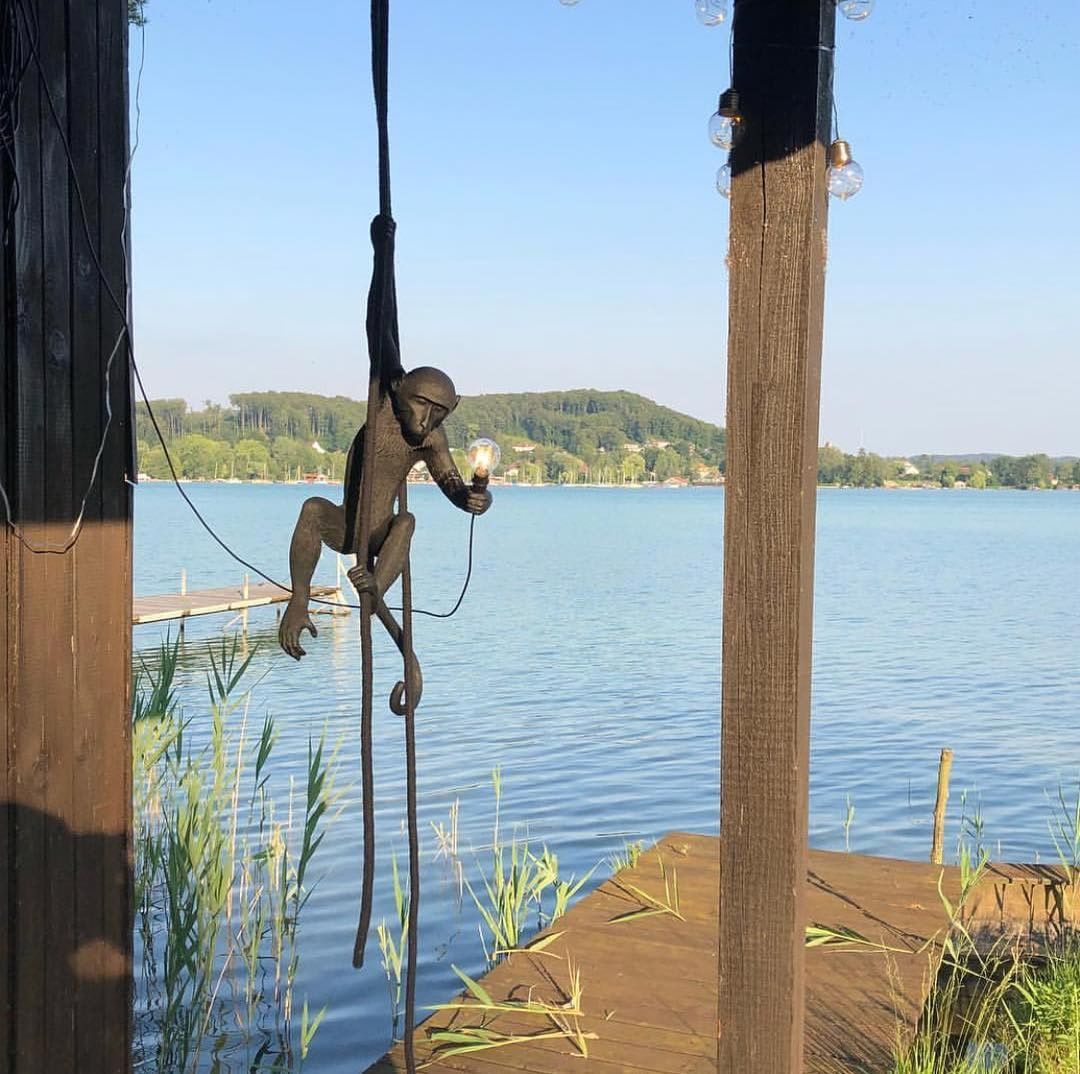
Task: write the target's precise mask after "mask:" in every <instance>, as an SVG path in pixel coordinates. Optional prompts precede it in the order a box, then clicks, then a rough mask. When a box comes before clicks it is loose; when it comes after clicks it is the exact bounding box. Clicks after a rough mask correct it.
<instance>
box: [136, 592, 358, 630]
mask: <svg viewBox="0 0 1080 1074" xmlns="http://www.w3.org/2000/svg"><path fill="white" fill-rule="evenodd" d="M340 593H341V591H340V590H339V589H338V588H337V587H336V586H332V585H313V586H312V587H311V595H312V596H313V597H318V598H319V599H320V600H328V601H339V600H341V597H340ZM288 599H289V592H288V590H285V589H279V588H278V587H277V586H275V585H271V584H270V583H269V582H259V583H258V584H256V585H251V584H249V583H247V582H241V583H240V585H236V586H223V587H221V588H219V589H200V590H197V591H195V592H191V593H185V592H180V593H163V594H161V595H159V596H153V597H135V598H134V600H133V602H132V609H131V621H132V623H134V624H135V626H141V625H142V624H143V623H163V622H166V621H167V620H170V619H180V620H184V619H191V618H192V617H194V616H196V615H215V614H217V613H220V612H235V613H237V614H240V615H243V614H246V613H247V612H248V611H249V610H250V609H251V608H261V607H263V606H264V605H268V604H284V603H285V602H286V601H287V600H288ZM312 610H313V611H314V610H315V609H312ZM326 610H327V611H335V612H337V611H341V612H344V611H347V609H345V608H340V609H329V608H328V609H326Z"/></svg>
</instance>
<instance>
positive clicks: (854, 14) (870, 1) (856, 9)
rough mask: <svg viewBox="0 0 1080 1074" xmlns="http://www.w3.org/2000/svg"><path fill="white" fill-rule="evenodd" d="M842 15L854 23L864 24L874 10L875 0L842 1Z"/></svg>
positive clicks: (840, 5)
mask: <svg viewBox="0 0 1080 1074" xmlns="http://www.w3.org/2000/svg"><path fill="white" fill-rule="evenodd" d="M839 7H840V14H841V15H843V16H844V18H845V19H851V21H852V22H862V20H863V19H866V18H869V17H870V12H871V11H873V10H874V0H840V4H839Z"/></svg>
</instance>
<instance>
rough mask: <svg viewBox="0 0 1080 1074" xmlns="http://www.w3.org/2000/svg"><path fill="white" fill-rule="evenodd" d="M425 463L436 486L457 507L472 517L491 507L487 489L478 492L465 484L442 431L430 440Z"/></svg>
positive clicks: (426, 448)
mask: <svg viewBox="0 0 1080 1074" xmlns="http://www.w3.org/2000/svg"><path fill="white" fill-rule="evenodd" d="M424 462H425V463H427V468H428V473H429V474H431V476H432V479H433V480H434V481H435V484H436V485H438V486H439V488H440V489H442V493H443V495H444V496H445V497H446V498H447V499H448V500H449V501H450V502H451V503H452V504H453V505H454V506H455V507H460V508H461V510H462V511H467V512H468V513H469V514H470V515H482V514H483V513H484V512H485V511H486V510H487V509H488V508H489V507H490V506H491V493H490V492H488V491H487V489H484V490H483V491H478V490H477V489H474V488H473V487H472V485H466V484H465V481H464V479H463V478H462V476H461V474H460V472H459V471H458V468H457V466H456V465H455V464H454V458H453V456H452V455H451V454H450V444H449V441H447V439H446V433H445V432H444V431H443V430H442V429H436V430H435V432H433V433H432V434H431V436H430V437H429V438H428V442H427V445H426V447H425V449H424Z"/></svg>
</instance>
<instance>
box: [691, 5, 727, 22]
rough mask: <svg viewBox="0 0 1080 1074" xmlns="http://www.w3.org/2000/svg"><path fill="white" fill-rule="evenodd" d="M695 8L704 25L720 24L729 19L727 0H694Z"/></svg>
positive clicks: (699, 19) (699, 20)
mask: <svg viewBox="0 0 1080 1074" xmlns="http://www.w3.org/2000/svg"><path fill="white" fill-rule="evenodd" d="M694 10H695V11H696V12H697V17H698V22H700V23H701V24H702V26H719V25H720V23H722V22H726V21H727V0H694Z"/></svg>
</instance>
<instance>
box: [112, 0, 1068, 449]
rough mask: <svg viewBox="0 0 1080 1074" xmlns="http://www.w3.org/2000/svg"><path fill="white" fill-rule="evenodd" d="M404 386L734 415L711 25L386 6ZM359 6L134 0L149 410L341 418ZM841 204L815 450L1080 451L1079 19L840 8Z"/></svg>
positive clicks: (622, 3) (352, 346)
mask: <svg viewBox="0 0 1080 1074" xmlns="http://www.w3.org/2000/svg"><path fill="white" fill-rule="evenodd" d="M391 8H392V15H391V35H392V45H391V47H392V58H391V63H392V67H391V82H390V95H391V101H390V121H391V141H392V168H393V189H394V215H395V217H396V219H397V221H398V244H397V251H398V259H397V272H398V294H399V307H400V317H401V332H402V346H403V352H404V353H403V357H404V361H405V365H406V366H407V367H410V366H415V365H435V366H438V367H440V368H443V369H445V370H446V371H447V372H449V373H450V374H451V376H452V377H453V378H454V380H455V382H456V384H457V388H458V390H459V391H460V392H462V393H463V394H476V393H481V392H504V391H544V390H551V389H564V388H579V387H591V388H600V389H617V388H622V389H627V390H630V391H635V392H640V393H641V394H643V395H645V396H648V397H649V398H650V399H654V400H656V401H657V402H659V403H662V404H665V405H667V406H671V407H674V408H676V409H677V410H680V411H683V412H685V413H688V414H692V415H693V416H695V417H700V418H704V419H706V420H709V421H714V422H717V423H718V424H723V423H724V413H725V406H726V400H725V389H726V349H727V286H728V280H727V273H726V269H725V266H724V257H725V253H726V249H727V239H728V235H727V228H728V203H727V202H726V201H725V200H724V199H723V198H721V197H720V196H719V195H718V194H717V193H716V191H715V188H714V177H715V173H716V169H717V168H718V167H719V166H720V165H721V164H722V163H723V159H724V158H723V154H722V152H721V151H720V150H717V149H715V148H714V147H712V146H711V145H710V144H709V142H708V140H707V137H706V126H707V122H708V119H709V116H710V114H711V113H712V112H713V111H714V109H715V107H716V99H717V96H718V94H719V92H720V91H721V90H723V89H724V88H725V87H726V86H727V84H728V75H729V72H728V43H729V32H728V26H727V25H723V26H720V27H717V28H714V29H709V28H705V27H703V26H701V25H700V24H699V23H698V22H697V20H696V19H695V16H694V10H693V2H692V0H580V2H579V3H577V4H576V5H573V6H567V5H564V4H562V3H560V2H559V0H392V3H391ZM367 9H368V5H367V3H366V2H365V0H323V2H321V3H318V4H310V3H309V4H298V3H296V2H295V0H288V2H286V0H148V3H147V6H146V13H147V16H148V19H149V22H148V25H147V27H146V29H145V35H144V36H142V35H140V34H139V32H138V31H133V40H132V90H133V94H134V90H135V86H136V81H137V80H136V73H137V69H138V66H139V60H140V45H141V44H142V45H144V46H145V56H144V63H143V65H142V78H141V89H140V92H139V123H138V130H139V143H138V148H137V152H136V157H135V162H134V166H133V178H132V201H133V210H132V212H133V218H132V232H133V257H134V271H133V279H134V284H133V288H134V290H133V294H134V310H135V341H136V345H137V355H138V360H139V363H140V367H141V369H142V371H143V374H144V377H145V379H146V381H147V387H148V390H149V391H150V394H151V395H152V396H154V397H166V396H169V397H173V396H182V397H184V398H187V399H188V400H189V401H191V402H192V403H194V404H196V405H201V403H202V401H203V400H205V399H212V400H215V401H219V402H225V401H226V400H227V397H228V395H229V394H230V393H231V392H240V391H257V390H281V391H285V390H295V391H312V392H319V393H323V394H329V395H333V394H343V395H349V396H352V397H354V398H361V397H362V396H363V395H364V393H365V390H366V364H367V357H366V352H365V345H364V337H363V320H364V308H365V301H366V293H367V285H368V278H369V274H370V258H371V252H370V244H369V241H368V237H367V235H368V223H369V221H370V218H371V216H372V215H373V214H374V212H375V211H376V209H377V192H376V177H375V174H376V173H375V167H376V163H375V162H376V157H375V149H376V146H375V129H374V117H373V106H372V102H371V88H370V73H369V51H368V50H369V39H368V10H367ZM835 88H836V104H837V109H838V115H839V130H840V133H841V135H842V136H843V137H845V138H846V139H847V140H848V141H849V142H850V143H851V144H852V148H853V151H854V155H855V157H856V159H857V160H858V161H859V162H860V164H861V165H862V166H863V168H864V170H865V173H866V182H865V186H864V188H863V190H862V192H861V193H860V194H859V195H858V196H857V197H855V198H853V199H851V200H850V201H848V202H846V203H840V202H837V201H833V202H832V203H831V206H830V218H829V258H828V270H827V280H826V313H825V342H824V353H823V371H822V410H821V437H820V439H821V440H822V442H824V441H831V442H833V443H836V444H839V445H840V446H841V447H844V448H845V449H847V450H852V451H853V450H855V449H857V448H859V447H866V448H867V449H868V450H871V451H878V452H881V453H885V454H900V455H903V454H909V455H910V454H916V453H920V452H933V453H939V454H947V453H950V452H955V453H959V452H975V451H993V452H1005V453H1010V454H1025V453H1029V452H1035V451H1045V452H1048V453H1049V454H1051V455H1065V454H1076V455H1080V420H1078V411H1080V360H1078V359H1080V354H1078V350H1080V346H1078V343H1077V340H1078V338H1080V256H1078V249H1080V210H1078V207H1077V196H1078V195H1077V191H1078V190H1080V137H1078V135H1080V119H1078V118H1077V115H1076V111H1077V103H1078V102H1080V5H1077V4H1071V3H1060V2H1057V3H1045V2H1028V3H1026V4H1016V3H1005V2H1004V0H952V2H938V3H933V4H928V3H914V2H913V0H877V5H876V8H875V10H874V12H873V14H872V16H871V17H870V18H869V19H867V20H866V21H864V22H860V23H853V22H849V21H847V20H844V19H838V33H837V53H836V83H835Z"/></svg>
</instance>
